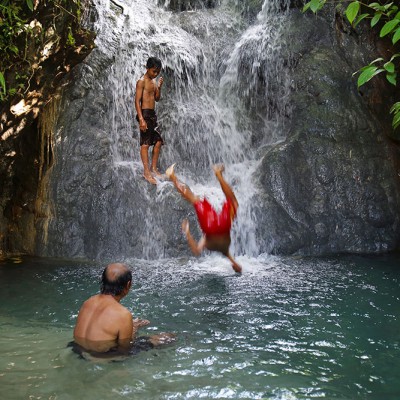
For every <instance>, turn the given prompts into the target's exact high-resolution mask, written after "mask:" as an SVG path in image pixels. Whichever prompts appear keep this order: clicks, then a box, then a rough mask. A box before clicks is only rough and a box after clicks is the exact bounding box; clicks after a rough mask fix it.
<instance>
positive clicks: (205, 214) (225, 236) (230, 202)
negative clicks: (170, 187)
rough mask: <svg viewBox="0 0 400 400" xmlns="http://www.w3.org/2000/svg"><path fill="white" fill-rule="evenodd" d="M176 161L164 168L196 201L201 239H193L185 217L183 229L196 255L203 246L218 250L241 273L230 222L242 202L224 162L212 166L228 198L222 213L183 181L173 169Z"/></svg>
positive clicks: (171, 178) (194, 202) (187, 197)
mask: <svg viewBox="0 0 400 400" xmlns="http://www.w3.org/2000/svg"><path fill="white" fill-rule="evenodd" d="M174 167H175V164H173V165H171V166H170V167H169V168H168V169H167V171H166V172H165V174H166V176H167V177H168V178H169V179H170V180H171V181H172V183H173V184H174V186H175V187H176V189H177V190H178V192H179V193H180V194H181V195H182V196H183V198H184V199H186V200H187V201H188V202H189V203H191V204H192V205H193V207H194V208H195V210H196V214H197V218H198V220H199V224H200V227H201V229H202V231H203V233H204V236H203V237H202V238H201V239H200V241H199V242H198V243H196V241H195V240H194V238H193V236H192V235H191V233H190V230H189V221H188V220H187V219H184V220H183V222H182V230H183V233H184V234H185V235H186V239H187V241H188V243H189V246H190V249H191V250H192V252H193V254H195V255H196V256H198V255H200V253H201V252H202V251H203V249H204V248H206V249H208V250H211V251H218V252H220V253H222V254H223V255H224V256H226V257H228V258H229V260H230V262H231V263H232V268H233V269H234V271H235V272H237V273H241V272H242V267H241V266H240V265H239V264H238V263H237V262H236V261H235V260H234V259H233V257H232V256H231V255H230V253H229V246H230V244H231V226H232V221H233V220H234V218H235V217H236V213H237V209H238V207H239V203H238V201H237V200H236V197H235V194H234V193H233V190H232V188H231V187H230V186H229V185H228V183H227V182H226V181H225V179H224V177H223V176H222V173H223V172H224V170H225V168H224V166H223V165H222V164H220V165H214V166H213V170H214V173H215V176H216V178H217V179H218V182H219V184H220V185H221V189H222V191H223V192H224V194H225V197H226V201H225V203H224V205H223V207H222V211H221V213H220V214H217V213H216V211H215V210H214V209H213V207H212V206H211V204H210V203H209V202H208V201H207V199H205V198H204V199H201V198H200V197H198V196H196V195H195V194H194V193H193V192H192V191H191V190H190V188H189V187H188V186H187V185H185V184H184V183H182V182H180V181H179V180H178V178H177V177H176V175H175V172H174Z"/></svg>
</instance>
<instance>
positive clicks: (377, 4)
mask: <svg viewBox="0 0 400 400" xmlns="http://www.w3.org/2000/svg"><path fill="white" fill-rule="evenodd" d="M368 7H370V8H373V9H374V10H376V11H385V7H383V6H381V5H380V4H379V3H371V4H368Z"/></svg>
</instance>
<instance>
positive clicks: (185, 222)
mask: <svg viewBox="0 0 400 400" xmlns="http://www.w3.org/2000/svg"><path fill="white" fill-rule="evenodd" d="M182 232H183V233H184V234H185V235H187V234H188V233H189V221H188V220H187V219H186V218H185V219H184V220H183V221H182Z"/></svg>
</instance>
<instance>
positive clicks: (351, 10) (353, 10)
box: [345, 1, 360, 24]
mask: <svg viewBox="0 0 400 400" xmlns="http://www.w3.org/2000/svg"><path fill="white" fill-rule="evenodd" d="M359 10H360V3H359V2H358V1H353V2H351V3H350V4H349V5H348V6H347V8H346V12H345V14H346V17H347V19H348V20H349V22H350V23H351V24H352V23H353V21H354V18H355V17H356V16H357V14H358V11H359Z"/></svg>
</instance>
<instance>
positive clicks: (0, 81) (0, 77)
mask: <svg viewBox="0 0 400 400" xmlns="http://www.w3.org/2000/svg"><path fill="white" fill-rule="evenodd" d="M0 85H1V88H2V90H3V94H6V93H7V89H6V80H5V79H4V75H3V73H2V72H0Z"/></svg>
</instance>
